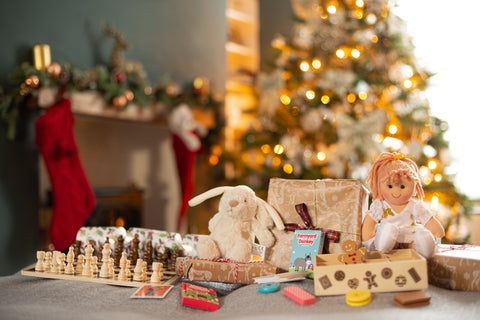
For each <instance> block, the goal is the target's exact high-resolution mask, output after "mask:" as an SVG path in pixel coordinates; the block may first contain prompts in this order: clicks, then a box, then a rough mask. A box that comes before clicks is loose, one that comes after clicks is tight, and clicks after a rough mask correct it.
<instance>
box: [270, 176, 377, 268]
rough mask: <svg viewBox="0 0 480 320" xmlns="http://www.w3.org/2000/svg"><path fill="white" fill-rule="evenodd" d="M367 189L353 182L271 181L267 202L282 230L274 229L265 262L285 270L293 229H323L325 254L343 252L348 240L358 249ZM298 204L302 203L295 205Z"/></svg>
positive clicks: (287, 263)
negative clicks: (278, 216) (276, 215)
mask: <svg viewBox="0 0 480 320" xmlns="http://www.w3.org/2000/svg"><path fill="white" fill-rule="evenodd" d="M368 194H369V192H368V190H367V189H366V188H365V187H364V186H363V185H362V184H361V183H360V182H359V181H356V180H347V179H331V180H330V179H328V180H296V179H280V178H273V179H270V184H269V187H268V199H267V202H268V203H269V204H270V205H272V206H273V207H274V208H275V209H276V210H277V211H278V213H279V214H280V216H281V217H282V219H283V222H284V223H285V231H280V230H278V229H273V230H272V231H273V234H274V236H275V238H276V243H275V245H274V246H273V247H272V248H271V250H270V253H269V254H267V258H266V262H268V263H271V264H273V265H275V266H277V267H279V268H280V269H282V270H284V271H286V270H288V269H289V261H290V255H291V250H292V244H293V237H294V234H295V232H294V231H295V230H297V229H304V230H323V231H324V232H325V233H326V237H325V244H324V252H325V253H342V252H343V250H342V244H343V242H345V241H347V240H353V241H355V244H356V245H357V247H360V246H361V227H362V214H363V212H365V211H366V210H367V209H368ZM299 204H305V205H302V206H300V207H299V206H298V205H299Z"/></svg>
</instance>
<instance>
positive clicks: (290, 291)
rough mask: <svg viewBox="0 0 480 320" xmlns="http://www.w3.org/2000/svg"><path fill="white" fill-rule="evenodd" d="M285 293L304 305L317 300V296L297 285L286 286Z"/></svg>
mask: <svg viewBox="0 0 480 320" xmlns="http://www.w3.org/2000/svg"><path fill="white" fill-rule="evenodd" d="M283 294H284V295H286V296H287V297H289V298H290V299H292V300H293V301H295V302H296V303H298V304H301V305H302V306H304V305H307V304H312V303H314V302H315V297H314V296H313V295H311V294H310V293H308V292H307V291H305V290H303V289H302V288H300V287H297V286H291V287H286V288H285V289H283Z"/></svg>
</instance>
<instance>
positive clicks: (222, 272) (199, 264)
mask: <svg viewBox="0 0 480 320" xmlns="http://www.w3.org/2000/svg"><path fill="white" fill-rule="evenodd" d="M175 272H176V273H177V274H178V275H181V276H182V277H184V278H187V279H188V280H191V281H214V282H223V283H241V284H250V283H253V282H254V280H253V279H254V278H256V277H263V276H269V275H273V274H276V272H277V268H276V267H275V266H272V265H270V264H268V263H264V262H249V263H240V262H233V261H230V260H227V259H220V260H207V259H195V258H177V262H176V265H175Z"/></svg>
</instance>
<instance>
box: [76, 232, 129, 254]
mask: <svg viewBox="0 0 480 320" xmlns="http://www.w3.org/2000/svg"><path fill="white" fill-rule="evenodd" d="M126 235H127V230H125V228H124V227H81V228H80V230H78V232H77V236H76V240H77V241H80V242H81V252H83V249H84V248H85V246H86V245H88V244H89V242H90V241H91V240H93V241H95V250H99V248H100V247H101V246H103V244H104V243H105V241H106V240H107V238H108V239H109V242H110V243H111V244H115V243H116V242H117V239H118V237H119V236H122V237H123V238H124V239H125V237H126Z"/></svg>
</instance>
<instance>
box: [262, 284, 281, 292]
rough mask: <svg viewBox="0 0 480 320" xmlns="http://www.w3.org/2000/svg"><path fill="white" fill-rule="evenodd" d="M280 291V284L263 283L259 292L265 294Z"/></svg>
mask: <svg viewBox="0 0 480 320" xmlns="http://www.w3.org/2000/svg"><path fill="white" fill-rule="evenodd" d="M278 290H280V283H278V282H267V283H262V284H261V285H260V286H259V287H258V291H260V292H263V293H270V292H276V291H278Z"/></svg>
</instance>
